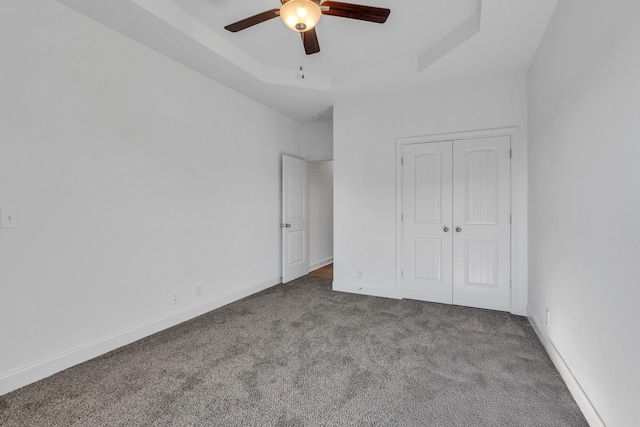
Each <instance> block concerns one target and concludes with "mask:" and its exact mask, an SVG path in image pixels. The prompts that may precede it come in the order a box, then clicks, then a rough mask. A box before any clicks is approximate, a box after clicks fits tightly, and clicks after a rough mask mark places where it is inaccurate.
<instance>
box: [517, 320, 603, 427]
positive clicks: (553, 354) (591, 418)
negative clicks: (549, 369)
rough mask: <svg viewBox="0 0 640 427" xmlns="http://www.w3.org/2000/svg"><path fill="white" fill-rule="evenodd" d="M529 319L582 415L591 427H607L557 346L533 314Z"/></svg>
mask: <svg viewBox="0 0 640 427" xmlns="http://www.w3.org/2000/svg"><path fill="white" fill-rule="evenodd" d="M528 317H529V322H530V323H531V326H533V330H534V331H535V332H536V335H538V338H539V339H540V342H541V343H542V345H543V346H544V348H545V349H546V350H547V353H548V354H549V357H550V358H551V361H552V362H553V364H554V365H555V367H556V369H557V370H558V372H560V376H561V377H562V379H563V380H564V382H565V383H566V384H567V388H568V389H569V391H570V392H571V395H572V396H573V399H574V400H575V401H576V403H577V404H578V407H579V408H580V410H581V411H582V414H583V415H584V417H585V418H586V419H587V422H588V423H589V426H591V427H606V424H605V423H604V421H602V418H600V415H599V414H598V411H597V410H596V408H595V407H594V406H593V404H592V403H591V400H590V399H589V396H587V394H586V393H585V392H584V390H583V389H582V386H580V383H579V382H578V380H577V379H576V377H574V376H573V372H571V368H569V366H568V365H567V363H566V362H565V361H564V359H563V358H562V355H561V354H560V352H559V351H558V349H557V348H556V346H555V345H554V344H553V342H552V341H551V339H550V338H549V337H548V336H547V334H546V333H545V332H544V331H543V328H541V327H539V326H538V325H540V324H541V323H538V319H536V318H535V316H533V315H532V314H531V313H529V316H528Z"/></svg>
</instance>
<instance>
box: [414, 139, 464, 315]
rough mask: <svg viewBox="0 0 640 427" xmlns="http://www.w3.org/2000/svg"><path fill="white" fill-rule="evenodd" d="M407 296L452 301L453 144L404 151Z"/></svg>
mask: <svg viewBox="0 0 640 427" xmlns="http://www.w3.org/2000/svg"><path fill="white" fill-rule="evenodd" d="M402 156H403V168H402V180H403V186H402V200H403V209H402V210H403V214H402V215H403V218H402V223H403V227H402V229H403V236H402V251H403V266H402V284H401V293H402V296H403V297H404V298H411V299H419V300H425V301H433V302H440V303H445V304H451V303H452V301H453V300H452V297H453V294H452V292H451V284H452V280H453V278H452V274H453V264H452V251H453V246H452V245H453V233H452V231H451V224H452V223H451V221H452V217H453V212H452V208H453V199H452V189H453V187H452V150H451V141H444V142H434V143H429V144H412V145H405V146H404V147H403V150H402Z"/></svg>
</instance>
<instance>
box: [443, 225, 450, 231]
mask: <svg viewBox="0 0 640 427" xmlns="http://www.w3.org/2000/svg"><path fill="white" fill-rule="evenodd" d="M443 230H444V232H445V233H447V232H448V231H449V227H447V226H446V225H445V226H444V228H443Z"/></svg>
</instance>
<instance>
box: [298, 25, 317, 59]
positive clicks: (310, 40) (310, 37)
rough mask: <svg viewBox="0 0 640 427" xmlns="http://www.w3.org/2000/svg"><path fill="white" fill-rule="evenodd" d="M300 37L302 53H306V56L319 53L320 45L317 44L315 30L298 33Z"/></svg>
mask: <svg viewBox="0 0 640 427" xmlns="http://www.w3.org/2000/svg"><path fill="white" fill-rule="evenodd" d="M300 35H301V36H302V44H303V45H304V51H305V52H307V55H313V54H314V53H318V52H320V44H319V43H318V35H317V34H316V29H315V28H312V29H310V30H309V31H305V32H304V33H300Z"/></svg>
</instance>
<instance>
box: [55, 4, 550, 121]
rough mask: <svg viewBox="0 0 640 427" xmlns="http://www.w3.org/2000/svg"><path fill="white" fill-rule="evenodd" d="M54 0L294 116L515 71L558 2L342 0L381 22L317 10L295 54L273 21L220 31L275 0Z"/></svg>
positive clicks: (288, 36) (295, 43)
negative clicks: (312, 38)
mask: <svg viewBox="0 0 640 427" xmlns="http://www.w3.org/2000/svg"><path fill="white" fill-rule="evenodd" d="M58 1H59V2H60V3H63V4H66V5H68V6H70V7H72V8H74V9H76V10H78V11H79V12H81V13H84V14H85V15H87V16H89V17H91V18H93V19H95V20H97V21H99V22H101V23H103V24H105V25H107V26H109V27H111V28H113V29H114V30H116V31H119V32H120V33H122V34H124V35H126V36H128V37H130V38H132V39H134V40H137V41H139V42H141V43H143V44H145V45H147V46H149V47H151V48H152V49H155V50H156V51H158V52H160V53H162V54H164V55H166V56H168V57H171V58H173V59H175V60H176V61H178V62H181V63H183V64H184V65H186V66H187V67H190V68H192V69H194V70H196V71H198V72H200V73H202V74H204V75H206V76H208V77H210V78H212V79H215V80H217V81H219V82H220V83H223V84H225V85H227V86H229V87H230V88H232V89H234V90H236V91H238V92H240V93H243V94H244V95H246V96H248V97H250V98H253V99H255V100H256V101H258V102H260V103H262V104H264V105H266V106H268V107H271V108H273V109H275V110H277V111H279V112H281V113H282V114H285V115H287V116H289V117H291V118H293V119H294V120H297V121H300V122H308V121H312V120H323V119H327V118H330V117H331V110H332V105H333V99H334V97H335V96H337V95H338V94H340V93H343V92H347V93H358V92H362V91H366V92H371V91H372V90H393V89H394V88H399V87H411V86H413V85H422V84H432V83H438V82H441V81H442V80H451V79H458V78H469V77H470V76H475V77H482V78H492V77H493V76H498V77H499V76H502V75H508V74H512V73H515V72H524V71H525V70H526V69H527V68H528V66H529V63H530V61H531V59H532V58H533V55H534V54H535V51H536V49H537V47H538V44H539V43H540V40H541V38H542V35H543V34H544V31H545V30H546V27H547V24H548V22H549V19H550V18H551V15H552V13H553V11H554V9H555V6H556V4H557V2H558V0H535V1H532V0H482V1H481V0H405V1H403V2H394V1H391V0H349V1H348V2H349V3H358V4H366V5H370V6H376V7H384V8H389V9H391V14H390V16H389V19H388V20H387V22H386V23H384V24H375V23H370V22H362V21H357V20H353V19H345V18H340V17H335V16H323V17H322V19H321V20H320V22H319V23H318V26H317V28H316V32H317V34H318V39H319V43H320V48H321V51H320V52H319V53H317V54H314V55H304V54H303V47H302V43H301V40H300V36H299V34H296V33H295V32H293V31H291V30H289V29H288V28H287V27H285V25H284V23H282V21H281V20H280V19H279V18H276V19H272V20H270V21H267V22H263V23H261V24H258V25H256V26H253V27H250V28H248V29H246V30H243V31H240V32H238V33H231V32H228V31H226V30H225V29H224V26H225V25H228V24H230V23H233V22H236V21H238V20H240V19H243V18H246V17H249V16H252V15H255V14H257V13H260V12H263V11H266V10H269V9H274V8H277V7H279V6H280V1H279V0H245V1H238V0H110V1H104V0H58ZM301 64H304V69H305V72H304V74H305V78H304V79H302V78H301V75H300V71H299V67H300V65H301ZM317 116H321V118H317Z"/></svg>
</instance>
